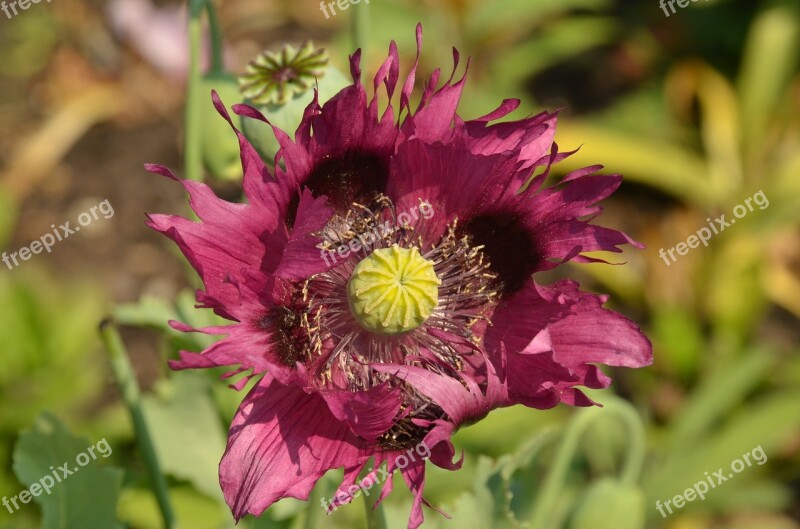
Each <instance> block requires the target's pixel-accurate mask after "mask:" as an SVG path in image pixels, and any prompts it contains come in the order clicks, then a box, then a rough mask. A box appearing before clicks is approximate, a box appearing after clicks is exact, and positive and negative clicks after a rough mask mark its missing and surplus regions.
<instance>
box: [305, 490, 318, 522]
mask: <svg viewBox="0 0 800 529" xmlns="http://www.w3.org/2000/svg"><path fill="white" fill-rule="evenodd" d="M319 489H320V483H317V486H316V487H314V488H313V489H312V490H311V494H309V496H308V504H307V505H306V517H305V518H306V519H305V521H304V522H303V529H314V527H316V525H317V509H319V508H320V506H319V499H320V492H319Z"/></svg>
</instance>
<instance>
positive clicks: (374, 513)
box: [364, 478, 391, 529]
mask: <svg viewBox="0 0 800 529" xmlns="http://www.w3.org/2000/svg"><path fill="white" fill-rule="evenodd" d="M390 479H391V478H390ZM364 507H365V508H366V510H367V529H386V516H385V515H384V513H383V504H380V505H377V506H375V507H374V508H373V506H372V502H371V501H370V499H369V498H367V496H364Z"/></svg>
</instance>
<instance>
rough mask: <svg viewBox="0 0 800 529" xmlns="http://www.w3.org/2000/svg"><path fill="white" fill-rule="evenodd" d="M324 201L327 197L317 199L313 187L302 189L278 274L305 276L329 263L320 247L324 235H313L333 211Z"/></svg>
mask: <svg viewBox="0 0 800 529" xmlns="http://www.w3.org/2000/svg"><path fill="white" fill-rule="evenodd" d="M325 203H326V199H325V198H324V197H321V198H318V199H315V198H314V197H313V196H312V195H311V191H309V190H308V189H305V190H303V195H302V197H301V198H300V204H299V206H298V207H297V216H296V217H295V224H294V227H293V229H292V234H291V235H290V236H289V241H288V242H287V244H286V248H285V249H284V252H283V256H282V258H281V263H280V265H278V268H277V270H276V271H275V275H276V276H281V277H285V278H287V279H306V278H308V277H309V276H311V275H313V274H316V273H319V272H322V271H324V270H325V269H326V268H327V267H328V265H327V263H326V262H325V260H323V259H322V256H321V253H322V250H320V249H319V248H318V247H317V245H318V244H320V243H321V242H322V239H321V238H320V237H319V236H315V235H313V233H315V232H318V231H320V230H321V229H322V228H323V227H324V226H325V223H326V222H328V220H329V219H330V218H331V216H332V215H333V210H332V209H331V208H328V207H327V206H326V205H325Z"/></svg>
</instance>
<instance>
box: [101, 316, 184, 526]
mask: <svg viewBox="0 0 800 529" xmlns="http://www.w3.org/2000/svg"><path fill="white" fill-rule="evenodd" d="M100 337H101V338H102V340H103V343H104V344H105V346H106V350H107V351H108V356H109V359H110V362H111V370H112V371H113V373H114V377H115V378H116V379H117V384H118V385H119V388H120V391H121V392H122V400H123V401H124V402H125V405H126V406H127V407H128V412H129V413H130V415H131V420H132V421H133V430H134V432H135V434H136V441H137V443H138V445H139V450H140V451H141V453H142V458H143V459H144V463H145V466H146V467H147V470H148V473H149V474H150V479H151V481H152V483H153V490H154V492H155V495H156V500H157V501H158V507H159V509H160V510H161V517H162V518H163V520H164V527H165V528H166V529H175V527H176V525H175V515H174V514H173V512H172V504H171V503H170V500H169V489H168V487H167V480H166V479H165V478H164V474H163V473H162V472H161V468H160V466H159V464H158V456H157V455H156V449H155V446H154V445H153V440H152V437H151V436H150V432H149V430H148V428H147V421H146V420H145V417H144V410H143V408H142V400H141V393H140V391H139V384H138V383H137V382H136V375H135V374H134V372H133V367H132V366H131V362H130V359H129V357H128V351H127V350H126V349H125V344H124V343H123V341H122V337H121V336H120V334H119V331H118V330H117V327H116V326H115V325H114V323H113V322H111V321H110V320H105V321H103V322H102V323H101V324H100Z"/></svg>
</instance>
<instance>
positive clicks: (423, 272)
mask: <svg viewBox="0 0 800 529" xmlns="http://www.w3.org/2000/svg"><path fill="white" fill-rule="evenodd" d="M441 284H442V282H441V281H440V280H439V278H438V277H437V276H436V272H435V271H434V269H433V263H432V262H431V261H428V260H427V259H425V258H424V257H422V255H420V253H419V251H418V250H417V249H416V248H401V247H399V246H398V245H396V244H395V245H393V246H392V247H391V248H383V249H380V250H375V251H374V252H372V253H371V254H370V255H369V256H367V257H365V258H364V259H363V260H362V261H361V262H360V263H358V264H357V265H356V267H355V269H354V270H353V275H352V276H350V281H349V282H348V283H347V299H348V301H349V302H350V312H352V313H353V317H354V318H355V319H356V320H357V321H358V323H359V324H361V326H362V327H364V328H365V329H367V330H368V331H371V332H375V333H378V334H386V335H395V334H401V333H404V332H408V331H412V330H414V329H416V328H417V327H419V326H420V325H422V324H423V323H424V322H425V320H427V319H428V318H429V317H430V315H431V313H433V310H434V309H435V308H436V304H437V303H438V302H439V285H441Z"/></svg>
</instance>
